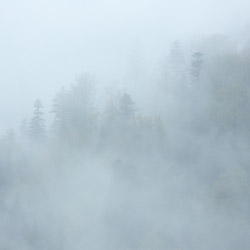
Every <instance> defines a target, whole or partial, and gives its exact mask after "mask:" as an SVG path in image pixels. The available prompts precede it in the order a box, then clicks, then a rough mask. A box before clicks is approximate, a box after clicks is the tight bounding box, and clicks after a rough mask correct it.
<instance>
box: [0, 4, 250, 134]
mask: <svg viewBox="0 0 250 250" xmlns="http://www.w3.org/2000/svg"><path fill="white" fill-rule="evenodd" d="M249 11H250V2H249V1H248V0H238V1H228V0H227V1H226V0H203V1H202V0H186V1H185V0H171V1H169V0H91V1H90V0H82V1H80V0H61V1H59V0H22V1H20V0H8V1H7V0H0V34H1V39H0V72H1V74H0V112H1V114H2V116H1V124H0V133H1V134H2V133H3V130H4V129H6V128H8V127H15V126H16V123H19V122H20V121H21V120H22V118H23V117H24V116H28V115H29V114H30V112H31V111H32V105H33V102H34V100H35V99H36V98H38V97H39V98H41V100H43V101H44V104H45V106H46V109H47V110H49V105H50V103H51V99H52V97H53V96H54V94H55V92H56V91H57V90H58V89H59V88H60V87H61V86H63V85H66V86H67V85H69V84H70V83H72V82H73V81H74V78H75V76H77V75H78V74H79V73H81V72H82V71H91V72H93V73H95V74H96V75H97V77H98V79H99V81H100V82H101V81H102V79H104V81H107V80H108V79H109V80H113V79H118V80H119V79H120V78H122V77H123V74H124V72H126V70H125V68H126V67H127V65H128V62H127V60H128V56H129V54H130V53H131V51H132V50H133V44H134V41H140V44H141V45H143V51H144V53H145V56H146V57H147V60H148V61H151V60H152V62H154V60H157V58H158V57H159V56H160V54H161V53H165V52H166V51H167V48H168V44H169V42H171V41H173V40H175V39H186V38H192V37H193V36H195V35H198V36H199V35H205V36H206V35H210V34H214V33H225V34H228V33H237V32H240V31H242V30H244V29H246V28H247V27H248V24H249V23H250V16H249Z"/></svg>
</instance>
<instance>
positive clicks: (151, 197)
mask: <svg viewBox="0 0 250 250" xmlns="http://www.w3.org/2000/svg"><path fill="white" fill-rule="evenodd" d="M239 44H240V43H238V44H235V43H234V42H232V40H231V39H230V38H227V37H225V36H222V35H216V36H213V37H209V38H206V39H203V40H199V41H196V42H193V43H191V42H190V43H182V42H180V41H175V42H173V43H172V45H171V46H170V48H169V52H168V54H167V55H166V56H162V58H163V59H161V60H159V63H158V64H157V66H156V65H151V66H150V68H151V70H150V71H149V70H146V69H145V67H144V66H145V65H144V64H143V61H140V59H138V60H137V59H135V61H134V62H135V63H134V66H133V67H132V69H131V72H130V74H129V77H127V79H126V80H127V81H129V82H128V85H127V89H126V88H123V87H122V88H119V87H117V86H118V85H117V84H110V86H108V87H105V88H104V87H103V86H102V85H101V81H102V79H97V78H96V77H95V76H94V74H92V73H83V74H82V75H81V76H80V77H78V78H77V79H76V80H75V82H74V83H73V84H71V85H70V84H69V85H68V86H65V87H62V88H61V89H60V90H59V91H58V92H57V93H56V94H55V97H54V99H53V100H52V101H51V106H49V107H47V106H46V107H44V106H43V102H42V99H43V96H39V98H41V99H37V100H36V101H35V102H34V106H33V113H32V112H31V113H30V117H28V118H24V119H23V121H22V122H21V124H20V130H16V131H14V130H13V129H9V130H8V131H7V132H6V133H5V134H3V135H2V137H1V139H0V221H1V223H0V248H1V249H24V250H29V249H51V250H56V249H60V250H62V249H65V250H66V249H67V250H68V249H70V250H74V249H75V250H78V249H89V250H91V249H98V250H99V249H109V250H112V249H114V250H115V249H124V250H137V249H138V250H145V249H154V250H161V249H165V250H166V249H169V250H173V249H175V250H177V249H179V250H180V249H184V250H185V249H190V250H191V249H192V250H196V249H197V250H198V249H204V250H206V249H207V250H208V249H218V250H219V249H228V250H230V249H232V250H233V249H236V248H239V249H249V246H250V238H249V234H250V216H249V209H250V199H249V198H250V182H249V181H250V172H249V162H250V154H249V150H250V143H249V138H250V130H249V128H250V116H249V107H250V98H249V97H250V47H249V45H247V44H245V45H242V44H240V45H239ZM34 99H36V97H34ZM31 111H32V104H31ZM51 116H52V117H53V118H52V122H51V121H50V120H48V119H47V117H51Z"/></svg>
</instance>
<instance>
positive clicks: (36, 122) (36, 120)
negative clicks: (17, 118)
mask: <svg viewBox="0 0 250 250" xmlns="http://www.w3.org/2000/svg"><path fill="white" fill-rule="evenodd" d="M42 108H43V106H42V103H41V101H40V100H36V101H35V103H34V110H33V117H32V119H31V121H30V124H29V125H30V126H29V135H30V138H31V139H32V140H34V141H37V142H40V141H42V140H44V138H45V135H46V133H45V121H44V119H43V112H42Z"/></svg>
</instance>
